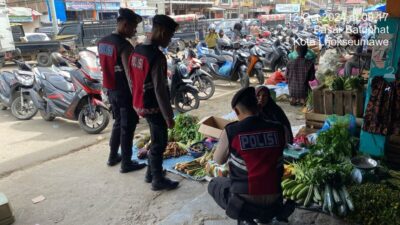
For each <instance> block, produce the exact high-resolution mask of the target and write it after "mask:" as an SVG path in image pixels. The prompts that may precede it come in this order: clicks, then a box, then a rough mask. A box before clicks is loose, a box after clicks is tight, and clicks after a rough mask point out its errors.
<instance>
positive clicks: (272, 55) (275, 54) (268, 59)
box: [260, 40, 289, 71]
mask: <svg viewBox="0 0 400 225" xmlns="http://www.w3.org/2000/svg"><path fill="white" fill-rule="evenodd" d="M260 49H261V50H263V51H264V52H265V54H264V56H263V57H261V58H260V59H261V61H262V62H263V65H264V67H267V68H269V69H270V70H272V71H277V70H281V71H286V65H287V63H288V62H289V59H288V55H289V52H288V49H286V48H285V47H284V46H282V45H281V43H280V41H279V40H277V41H275V43H274V44H273V45H272V46H270V47H265V46H263V45H260Z"/></svg>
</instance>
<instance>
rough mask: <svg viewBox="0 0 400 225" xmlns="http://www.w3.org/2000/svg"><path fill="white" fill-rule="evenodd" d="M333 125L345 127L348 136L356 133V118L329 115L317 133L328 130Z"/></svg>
mask: <svg viewBox="0 0 400 225" xmlns="http://www.w3.org/2000/svg"><path fill="white" fill-rule="evenodd" d="M334 124H341V125H343V126H345V127H348V129H349V132H350V134H352V135H353V136H354V135H356V132H357V122H356V117H355V116H354V115H352V114H346V115H344V116H338V115H330V116H328V117H327V118H326V120H325V123H324V125H323V126H322V128H321V130H319V131H318V133H320V132H323V131H326V130H328V129H330V128H331V127H332V126H333V125H334Z"/></svg>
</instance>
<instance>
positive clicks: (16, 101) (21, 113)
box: [0, 60, 38, 120]
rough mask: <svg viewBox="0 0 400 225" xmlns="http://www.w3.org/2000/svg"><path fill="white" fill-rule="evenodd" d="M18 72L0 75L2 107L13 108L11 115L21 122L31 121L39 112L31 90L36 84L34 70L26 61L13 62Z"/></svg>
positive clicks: (0, 101)
mask: <svg viewBox="0 0 400 225" xmlns="http://www.w3.org/2000/svg"><path fill="white" fill-rule="evenodd" d="M13 61H14V62H15V63H16V64H17V66H18V70H14V71H13V72H9V71H4V72H2V73H1V74H0V103H1V104H0V107H1V109H2V110H5V109H7V108H8V107H10V108H11V114H12V115H13V116H14V117H15V118H17V119H20V120H29V119H31V118H32V117H34V116H35V115H36V113H37V111H38V109H37V107H36V106H35V105H34V104H33V102H32V99H31V96H30V95H29V89H30V88H31V87H32V86H33V83H34V74H33V72H32V68H31V67H30V66H29V65H28V64H26V63H25V62H24V61H18V60H13Z"/></svg>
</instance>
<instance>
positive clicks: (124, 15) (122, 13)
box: [118, 8, 143, 23]
mask: <svg viewBox="0 0 400 225" xmlns="http://www.w3.org/2000/svg"><path fill="white" fill-rule="evenodd" d="M118 13H119V16H118V20H127V21H128V22H131V23H140V22H142V21H143V19H142V17H141V16H140V15H138V14H136V13H135V12H133V11H132V10H131V9H128V8H120V9H119V11H118Z"/></svg>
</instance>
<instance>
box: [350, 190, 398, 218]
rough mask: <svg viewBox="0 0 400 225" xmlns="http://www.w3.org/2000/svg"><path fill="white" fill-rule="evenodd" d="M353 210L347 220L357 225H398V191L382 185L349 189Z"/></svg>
mask: <svg viewBox="0 0 400 225" xmlns="http://www.w3.org/2000/svg"><path fill="white" fill-rule="evenodd" d="M349 193H350V195H351V197H352V199H353V202H354V205H355V206H356V207H355V210H354V212H352V213H351V214H350V215H349V216H348V217H347V219H348V220H349V221H351V222H354V223H357V224H365V225H370V224H371V225H372V224H381V225H400V220H399V218H400V191H398V190H394V189H391V188H389V187H388V186H386V185H383V184H371V183H366V184H361V185H356V186H352V187H350V188H349Z"/></svg>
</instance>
